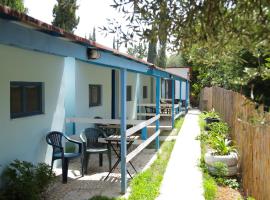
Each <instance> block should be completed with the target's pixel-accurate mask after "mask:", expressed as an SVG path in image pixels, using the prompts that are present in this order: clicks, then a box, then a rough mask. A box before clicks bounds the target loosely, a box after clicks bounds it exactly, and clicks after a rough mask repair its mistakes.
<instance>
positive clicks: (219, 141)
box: [209, 136, 236, 156]
mask: <svg viewBox="0 0 270 200" xmlns="http://www.w3.org/2000/svg"><path fill="white" fill-rule="evenodd" d="M230 143H231V141H230V140H227V139H225V138H223V137H218V136H217V137H213V138H211V141H210V142H209V145H210V147H211V148H212V149H213V150H214V154H215V155H221V156H224V155H229V154H230V153H231V152H235V151H236V149H235V147H234V146H231V144H230Z"/></svg>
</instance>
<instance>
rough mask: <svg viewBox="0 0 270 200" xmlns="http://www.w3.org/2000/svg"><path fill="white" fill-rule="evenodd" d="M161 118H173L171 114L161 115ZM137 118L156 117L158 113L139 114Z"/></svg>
mask: <svg viewBox="0 0 270 200" xmlns="http://www.w3.org/2000/svg"><path fill="white" fill-rule="evenodd" d="M159 115H160V116H161V117H171V116H172V115H171V114H166V113H165V114H162V113H161V114H159ZM137 116H156V113H137Z"/></svg>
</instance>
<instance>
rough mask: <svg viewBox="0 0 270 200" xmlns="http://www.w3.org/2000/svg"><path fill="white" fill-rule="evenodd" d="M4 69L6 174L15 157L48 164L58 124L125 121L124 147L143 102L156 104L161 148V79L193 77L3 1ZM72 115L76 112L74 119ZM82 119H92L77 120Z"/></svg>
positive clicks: (74, 130) (0, 118) (74, 129)
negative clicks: (50, 143)
mask: <svg viewBox="0 0 270 200" xmlns="http://www.w3.org/2000/svg"><path fill="white" fill-rule="evenodd" d="M93 54H98V55H99V56H97V57H92V56H93ZM0 71H1V73H0V91H1V104H0V125H1V131H0V135H1V140H0V148H1V151H0V158H1V159H0V173H1V172H2V170H3V169H4V167H5V166H7V165H8V164H9V163H10V162H11V161H13V160H14V159H19V160H26V161H30V162H33V163H37V162H45V163H48V164H50V161H51V148H50V147H49V146H48V145H47V144H46V141H45V136H46V134H47V133H48V132H49V131H52V130H56V131H62V132H65V133H66V134H67V135H71V134H78V133H80V131H81V130H82V129H83V128H85V127H89V126H90V125H89V123H90V121H91V119H93V118H94V117H101V118H103V119H119V124H120V125H121V145H123V146H125V144H126V139H125V138H126V132H127V130H126V125H127V124H128V121H127V120H135V121H136V119H137V104H138V103H155V104H156V108H157V109H156V115H155V116H154V117H153V119H152V121H153V122H155V123H156V131H157V132H156V135H155V138H152V139H151V140H153V139H155V140H156V142H157V147H158V144H159V140H158V133H159V132H158V131H159V108H160V90H161V87H160V82H161V81H160V80H161V78H162V79H168V80H169V79H170V80H172V81H173V82H179V83H180V82H185V83H189V79H188V78H184V77H182V76H180V75H179V74H177V73H174V72H168V71H166V70H164V69H161V68H159V67H157V66H154V65H153V64H151V63H148V62H146V61H143V60H139V59H137V58H134V57H132V56H130V55H127V54H123V53H120V52H118V51H116V50H114V49H111V48H108V47H105V46H102V45H100V44H98V43H95V42H93V41H89V40H87V39H85V38H81V37H78V36H76V35H73V34H71V33H68V32H65V31H64V30H62V29H60V28H57V27H54V26H52V25H49V24H46V23H44V22H41V21H39V20H37V19H34V18H32V17H30V16H28V15H26V14H22V13H18V12H17V11H14V10H12V9H10V8H8V7H5V6H0ZM151 79H154V82H155V84H154V91H151V87H150V82H151ZM187 88H188V87H187ZM186 91H187V90H186ZM187 92H188V91H187ZM187 94H188V93H187ZM151 95H152V97H151ZM151 99H152V102H151ZM172 99H174V92H173V94H172ZM186 100H187V101H188V98H186ZM172 104H173V105H172V106H173V107H174V101H172ZM174 114H175V113H174V112H172V123H173V121H174V119H175V116H174ZM67 118H73V121H72V120H71V121H69V122H72V123H67V121H66V120H67ZM76 118H88V119H90V120H88V121H89V123H88V124H87V123H75V122H78V120H77V121H76ZM114 122H115V123H118V121H117V120H116V121H114ZM138 123H140V124H141V123H143V124H141V126H140V127H146V126H147V123H145V122H141V121H138ZM138 123H134V124H133V125H135V126H136V125H137V124H138ZM131 132H132V131H129V134H132V133H131ZM146 141H147V140H146ZM121 151H123V153H122V154H121V155H122V156H123V159H121V174H122V182H121V184H122V187H121V189H122V192H125V191H126V184H127V183H126V170H125V165H126V160H125V159H126V152H125V149H124V148H122V149H121Z"/></svg>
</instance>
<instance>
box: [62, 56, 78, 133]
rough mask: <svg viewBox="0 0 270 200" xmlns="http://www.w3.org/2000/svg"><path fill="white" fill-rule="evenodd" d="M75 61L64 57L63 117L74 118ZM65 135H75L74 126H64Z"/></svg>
mask: <svg viewBox="0 0 270 200" xmlns="http://www.w3.org/2000/svg"><path fill="white" fill-rule="evenodd" d="M75 72H76V61H75V58H72V57H66V58H65V60H64V85H65V93H64V94H65V100H64V101H65V117H66V118H68V117H74V116H75V105H76V104H75V101H76V95H75V91H76V89H75V86H76V83H75V74H76V73H75ZM65 133H66V134H67V135H74V134H75V133H76V124H75V123H69V124H65Z"/></svg>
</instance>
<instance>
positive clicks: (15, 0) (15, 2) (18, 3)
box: [0, 0, 27, 13]
mask: <svg viewBox="0 0 270 200" xmlns="http://www.w3.org/2000/svg"><path fill="white" fill-rule="evenodd" d="M0 4H2V5H5V6H8V7H10V8H12V9H14V10H17V11H19V12H22V13H26V12H27V9H26V8H25V7H24V3H23V0H0Z"/></svg>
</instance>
